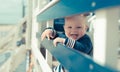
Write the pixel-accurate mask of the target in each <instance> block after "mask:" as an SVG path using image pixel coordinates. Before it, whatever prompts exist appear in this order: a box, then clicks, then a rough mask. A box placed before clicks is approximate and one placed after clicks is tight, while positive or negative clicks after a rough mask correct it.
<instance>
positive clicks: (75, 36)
mask: <svg viewBox="0 0 120 72" xmlns="http://www.w3.org/2000/svg"><path fill="white" fill-rule="evenodd" d="M70 36H71V38H73V39H77V37H78V34H71V35H70Z"/></svg>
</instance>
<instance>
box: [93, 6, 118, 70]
mask: <svg viewBox="0 0 120 72" xmlns="http://www.w3.org/2000/svg"><path fill="white" fill-rule="evenodd" d="M119 16H120V8H119V7H115V8H107V9H101V10H98V11H96V22H95V24H94V28H95V29H94V59H95V60H96V61H97V62H99V63H100V64H102V65H109V66H111V67H113V68H115V69H117V50H118V47H119V44H118V43H119V42H118V37H119V35H118V19H119Z"/></svg>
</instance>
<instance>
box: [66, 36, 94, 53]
mask: <svg viewBox="0 0 120 72" xmlns="http://www.w3.org/2000/svg"><path fill="white" fill-rule="evenodd" d="M64 44H65V45H66V46H67V47H70V48H74V49H75V50H78V51H80V52H83V53H86V54H90V53H91V51H92V49H93V47H92V42H91V40H90V38H89V37H83V38H81V39H80V40H77V41H75V40H72V39H69V38H66V40H65V43H64Z"/></svg>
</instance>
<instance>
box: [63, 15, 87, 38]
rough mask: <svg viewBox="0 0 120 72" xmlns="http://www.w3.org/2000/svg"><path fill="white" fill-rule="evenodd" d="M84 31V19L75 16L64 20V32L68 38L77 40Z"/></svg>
mask: <svg viewBox="0 0 120 72" xmlns="http://www.w3.org/2000/svg"><path fill="white" fill-rule="evenodd" d="M86 29H87V26H86V17H84V16H82V15H76V16H72V17H66V18H65V25H64V30H65V34H66V36H67V37H68V38H70V39H73V40H78V39H79V38H81V37H82V36H83V35H84V34H85V32H86Z"/></svg>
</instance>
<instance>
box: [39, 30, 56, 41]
mask: <svg viewBox="0 0 120 72" xmlns="http://www.w3.org/2000/svg"><path fill="white" fill-rule="evenodd" d="M52 33H53V31H52V30H51V29H46V30H45V31H44V32H43V33H42V35H41V40H43V39H44V38H46V37H47V38H48V40H50V38H54V36H53V35H52Z"/></svg>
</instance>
